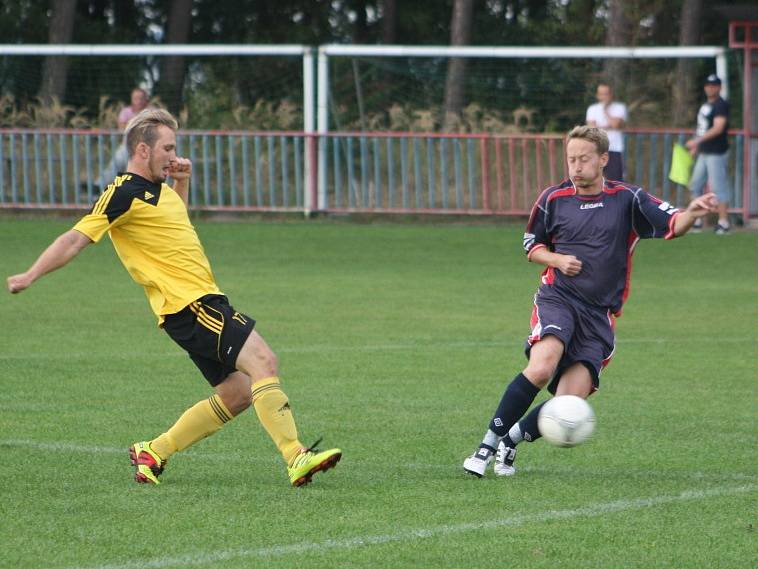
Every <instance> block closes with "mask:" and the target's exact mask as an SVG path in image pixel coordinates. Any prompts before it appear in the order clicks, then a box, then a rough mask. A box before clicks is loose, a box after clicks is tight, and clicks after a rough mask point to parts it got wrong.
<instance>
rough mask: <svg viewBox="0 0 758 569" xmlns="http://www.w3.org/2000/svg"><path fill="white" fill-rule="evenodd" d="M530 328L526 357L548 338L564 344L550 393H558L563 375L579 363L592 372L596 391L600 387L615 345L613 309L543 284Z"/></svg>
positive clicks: (549, 388) (550, 386)
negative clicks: (594, 304) (601, 378)
mask: <svg viewBox="0 0 758 569" xmlns="http://www.w3.org/2000/svg"><path fill="white" fill-rule="evenodd" d="M531 327H532V333H531V334H530V335H529V337H528V338H527V340H526V346H525V352H526V356H527V357H529V352H530V351H531V349H532V346H533V345H534V344H535V343H536V342H539V341H540V340H541V339H542V338H544V337H545V336H548V335H551V336H555V337H556V338H558V339H559V340H560V341H561V342H563V348H564V349H563V356H562V357H561V361H560V362H559V363H558V369H557V370H556V372H555V375H554V376H553V379H552V381H551V382H550V385H548V390H549V391H550V392H551V393H555V390H556V389H557V387H558V382H559V381H560V379H561V375H563V372H564V371H566V370H567V369H568V368H569V367H571V366H572V365H574V364H576V363H581V364H583V365H584V367H586V368H587V370H588V371H589V372H590V376H591V377H592V387H593V389H597V388H598V387H599V386H600V373H601V372H602V371H603V369H604V368H605V367H606V366H607V365H608V363H609V362H610V361H611V358H612V357H613V351H614V349H615V344H616V334H615V331H614V327H615V321H614V317H613V315H612V314H611V312H610V310H608V309H605V308H601V307H598V306H592V305H590V304H587V303H586V302H584V301H582V300H581V299H579V298H576V297H573V296H570V295H569V294H568V293H561V292H559V291H557V290H556V289H555V288H554V287H553V286H551V285H542V286H540V288H539V290H538V291H537V294H536V295H534V308H533V310H532V321H531Z"/></svg>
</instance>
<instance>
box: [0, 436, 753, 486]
mask: <svg viewBox="0 0 758 569" xmlns="http://www.w3.org/2000/svg"><path fill="white" fill-rule="evenodd" d="M3 446H9V447H19V448H25V449H32V450H39V451H46V452H47V451H53V452H81V453H91V452H98V453H102V454H123V455H125V454H126V451H127V449H126V446H124V447H123V448H119V447H111V446H92V445H87V444H83V443H72V442H57V441H49V442H43V441H34V440H29V439H0V447H3ZM181 454H182V456H183V457H186V458H190V459H213V460H218V459H222V460H224V461H225V462H245V463H260V464H275V463H276V464H278V463H279V460H278V458H277V457H276V456H275V455H274V454H271V455H270V457H262V456H257V455H253V454H244V453H242V452H239V453H215V452H203V451H198V450H196V449H190V450H187V451H185V452H183V453H181ZM350 463H351V464H353V465H356V466H366V467H369V466H371V467H375V466H377V465H378V464H384V461H381V460H380V461H371V460H360V459H358V460H355V459H351V460H350ZM393 468H395V469H397V468H407V469H409V470H437V471H441V472H444V471H449V472H451V473H453V472H458V473H459V472H461V470H460V466H459V465H458V464H457V463H434V464H432V463H422V462H404V463H395V464H393ZM519 471H521V472H533V473H534V474H538V475H539V474H551V475H561V476H579V477H584V476H588V475H593V474H598V475H600V474H603V475H606V476H617V475H621V476H626V477H643V478H650V477H662V478H668V479H677V480H688V479H691V480H717V481H731V482H738V481H749V482H758V475H755V474H745V473H742V472H723V471H718V472H716V471H714V472H702V471H697V470H688V471H678V470H645V469H642V470H634V469H631V470H630V469H629V468H626V467H618V468H602V467H593V468H591V469H581V468H576V467H571V468H560V467H558V468H556V467H555V466H553V465H550V466H549V467H539V466H521V467H519Z"/></svg>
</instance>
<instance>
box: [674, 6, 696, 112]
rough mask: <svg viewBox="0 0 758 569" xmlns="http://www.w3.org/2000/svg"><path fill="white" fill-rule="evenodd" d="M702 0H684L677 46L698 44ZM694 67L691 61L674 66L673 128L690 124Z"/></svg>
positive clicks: (694, 85)
mask: <svg viewBox="0 0 758 569" xmlns="http://www.w3.org/2000/svg"><path fill="white" fill-rule="evenodd" d="M702 14H703V0H684V1H683V2H682V11H681V17H680V25H679V45H698V44H699V43H700V38H701V33H700V28H701V25H702V23H701V22H702ZM695 73H696V65H695V64H694V62H693V61H692V60H691V59H680V60H679V62H678V63H677V66H676V75H675V77H674V81H673V88H674V112H673V123H674V126H689V125H691V124H692V118H693V115H694V106H695V97H694V93H695V89H696V88H697V87H699V86H700V82H698V81H696V80H695Z"/></svg>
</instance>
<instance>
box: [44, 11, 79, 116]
mask: <svg viewBox="0 0 758 569" xmlns="http://www.w3.org/2000/svg"><path fill="white" fill-rule="evenodd" d="M51 4H52V6H51V10H50V23H49V25H48V43H51V44H67V43H71V38H72V36H73V32H74V18H75V16H76V0H52V1H51ZM67 78H68V57H66V56H65V55H48V56H47V57H46V58H45V63H44V65H43V66H42V85H41V86H40V91H39V98H40V100H41V101H42V103H43V104H46V105H50V104H52V103H53V102H54V100H56V99H57V100H58V101H62V100H63V98H64V96H65V95H66V80H67Z"/></svg>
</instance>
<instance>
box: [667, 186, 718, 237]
mask: <svg viewBox="0 0 758 569" xmlns="http://www.w3.org/2000/svg"><path fill="white" fill-rule="evenodd" d="M717 206H718V200H717V199H716V194H713V193H711V192H709V193H707V194H703V195H702V196H700V197H697V198H695V199H694V200H692V201H691V202H690V203H689V205H688V206H687V209H685V210H684V211H682V212H679V215H677V216H676V219H675V220H674V235H676V236H677V237H679V236H680V235H684V234H685V233H687V231H689V230H690V228H691V227H692V225H693V224H694V223H695V220H696V219H698V218H700V217H703V216H704V215H708V214H709V213H714V212H715V211H717Z"/></svg>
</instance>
